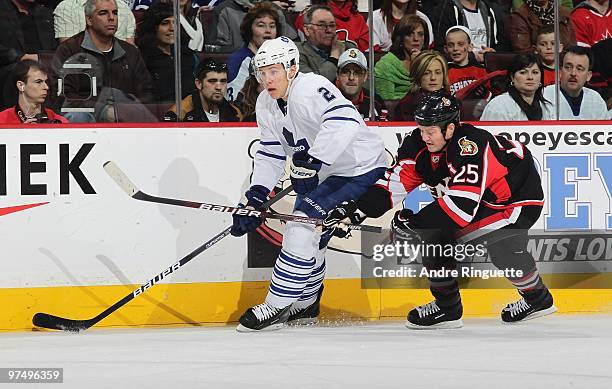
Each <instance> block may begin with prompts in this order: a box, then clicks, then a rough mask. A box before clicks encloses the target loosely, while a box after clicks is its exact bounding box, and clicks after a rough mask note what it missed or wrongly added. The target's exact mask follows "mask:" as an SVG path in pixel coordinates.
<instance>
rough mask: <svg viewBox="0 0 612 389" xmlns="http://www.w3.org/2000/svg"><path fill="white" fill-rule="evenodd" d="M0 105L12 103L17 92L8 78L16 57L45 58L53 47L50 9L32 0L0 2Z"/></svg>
mask: <svg viewBox="0 0 612 389" xmlns="http://www.w3.org/2000/svg"><path fill="white" fill-rule="evenodd" d="M0 29H1V31H4V33H2V34H0V35H1V36H0V86H1V87H2V89H0V91H1V93H2V95H0V109H3V108H6V107H9V106H12V105H15V103H16V102H17V95H16V94H15V85H14V84H13V83H12V82H11V74H12V72H13V68H14V67H15V65H16V64H17V63H19V61H20V60H26V59H31V60H35V61H41V62H43V63H45V62H49V61H50V59H51V58H52V57H53V54H52V53H53V52H54V51H55V49H56V47H57V43H56V42H55V39H53V15H52V13H51V11H50V10H49V9H48V8H46V7H43V6H41V5H39V4H37V3H36V2H35V1H33V0H5V1H2V2H0Z"/></svg>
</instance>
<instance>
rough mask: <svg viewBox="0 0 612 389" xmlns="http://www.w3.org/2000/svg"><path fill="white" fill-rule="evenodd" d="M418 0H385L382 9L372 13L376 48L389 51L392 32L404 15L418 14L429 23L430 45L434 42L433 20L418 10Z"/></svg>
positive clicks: (376, 49)
mask: <svg viewBox="0 0 612 389" xmlns="http://www.w3.org/2000/svg"><path fill="white" fill-rule="evenodd" d="M417 3H418V1H417V0H384V1H383V3H382V7H381V8H380V9H377V10H374V12H373V13H372V20H373V21H372V29H373V30H374V42H373V45H374V50H375V51H384V52H387V51H389V49H390V48H391V43H392V41H391V34H392V33H393V30H395V28H396V27H397V25H398V24H399V22H400V20H401V19H402V17H404V15H415V14H416V15H417V16H419V17H420V18H421V19H423V20H424V21H425V23H427V31H428V32H429V34H428V35H429V39H428V41H429V45H430V46H432V45H433V43H434V36H433V27H432V25H431V21H430V20H429V18H428V17H427V15H425V14H424V13H423V12H421V11H418V10H417Z"/></svg>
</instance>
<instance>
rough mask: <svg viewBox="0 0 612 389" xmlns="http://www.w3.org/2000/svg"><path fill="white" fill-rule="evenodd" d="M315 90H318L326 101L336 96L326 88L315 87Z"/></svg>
mask: <svg viewBox="0 0 612 389" xmlns="http://www.w3.org/2000/svg"><path fill="white" fill-rule="evenodd" d="M317 92H319V93H320V94H321V96H323V98H324V99H325V100H326V101H327V102H328V103H329V102H330V101H332V100H333V99H335V98H336V96H334V95H333V94H332V93H331V92H330V91H328V90H327V88H323V87H320V88H319V89H317Z"/></svg>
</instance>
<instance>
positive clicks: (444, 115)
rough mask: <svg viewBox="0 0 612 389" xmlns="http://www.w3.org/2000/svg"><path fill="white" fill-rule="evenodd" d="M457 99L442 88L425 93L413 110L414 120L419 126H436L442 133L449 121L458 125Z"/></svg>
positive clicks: (458, 107) (458, 108)
mask: <svg viewBox="0 0 612 389" xmlns="http://www.w3.org/2000/svg"><path fill="white" fill-rule="evenodd" d="M460 112H461V107H460V106H459V101H458V100H457V99H456V98H455V97H453V96H451V95H450V94H448V93H447V92H446V91H444V90H439V91H436V92H432V93H429V94H427V95H425V96H424V97H423V98H422V99H421V101H420V102H419V105H418V106H417V109H416V110H415V111H414V120H415V121H416V122H417V124H419V125H421V126H438V127H440V129H441V130H442V133H443V134H444V133H445V132H446V127H448V125H449V123H455V126H458V125H459V116H460Z"/></svg>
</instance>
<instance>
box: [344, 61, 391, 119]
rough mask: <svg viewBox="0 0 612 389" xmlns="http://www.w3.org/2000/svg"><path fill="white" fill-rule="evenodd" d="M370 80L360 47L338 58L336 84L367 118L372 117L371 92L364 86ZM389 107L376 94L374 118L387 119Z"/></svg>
mask: <svg viewBox="0 0 612 389" xmlns="http://www.w3.org/2000/svg"><path fill="white" fill-rule="evenodd" d="M367 80H368V62H367V61H366V58H365V55H363V53H362V52H361V51H359V50H358V49H348V50H347V51H345V52H344V53H342V55H340V59H338V77H337V78H336V86H337V87H338V89H340V92H342V95H344V97H346V98H347V99H348V100H350V101H351V103H353V105H354V106H355V108H357V110H358V111H359V113H360V114H361V117H362V118H364V119H365V120H369V119H370V92H369V91H368V90H367V89H365V88H364V86H365V83H366V81H367ZM387 114H388V111H387V107H386V106H385V103H384V101H382V99H381V98H380V96H378V95H375V96H374V120H377V121H386V120H387Z"/></svg>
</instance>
